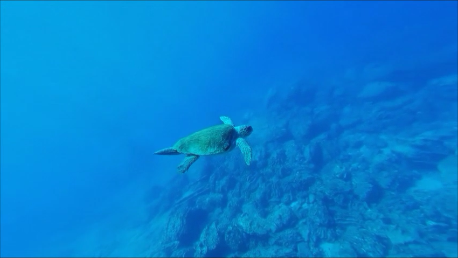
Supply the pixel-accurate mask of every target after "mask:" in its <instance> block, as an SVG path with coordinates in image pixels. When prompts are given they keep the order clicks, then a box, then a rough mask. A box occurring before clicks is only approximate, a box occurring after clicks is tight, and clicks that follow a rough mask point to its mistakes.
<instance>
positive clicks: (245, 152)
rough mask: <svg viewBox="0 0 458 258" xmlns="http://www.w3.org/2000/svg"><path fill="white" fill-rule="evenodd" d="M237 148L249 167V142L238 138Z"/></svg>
mask: <svg viewBox="0 0 458 258" xmlns="http://www.w3.org/2000/svg"><path fill="white" fill-rule="evenodd" d="M236 144H237V147H239V149H240V151H241V152H242V154H243V159H244V160H245V163H246V164H247V165H250V163H251V147H250V145H248V142H247V141H246V140H245V139H243V138H237V141H236Z"/></svg>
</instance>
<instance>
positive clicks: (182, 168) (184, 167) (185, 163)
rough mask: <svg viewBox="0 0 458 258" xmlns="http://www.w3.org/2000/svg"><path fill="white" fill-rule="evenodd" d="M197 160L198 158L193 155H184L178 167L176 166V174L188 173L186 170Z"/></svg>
mask: <svg viewBox="0 0 458 258" xmlns="http://www.w3.org/2000/svg"><path fill="white" fill-rule="evenodd" d="M198 158H199V156H197V155H193V154H188V155H186V157H185V158H184V160H183V161H182V162H181V163H180V165H178V172H180V173H184V172H186V171H188V169H189V167H190V166H191V165H192V163H194V162H195V161H196V160H197V159H198Z"/></svg>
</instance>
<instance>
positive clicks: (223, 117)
mask: <svg viewBox="0 0 458 258" xmlns="http://www.w3.org/2000/svg"><path fill="white" fill-rule="evenodd" d="M219 119H221V121H223V124H226V125H232V126H234V123H232V120H231V119H230V118H229V117H227V116H220V117H219Z"/></svg>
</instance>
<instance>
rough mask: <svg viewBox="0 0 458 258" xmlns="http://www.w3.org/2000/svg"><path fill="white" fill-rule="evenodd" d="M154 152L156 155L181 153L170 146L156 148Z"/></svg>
mask: <svg viewBox="0 0 458 258" xmlns="http://www.w3.org/2000/svg"><path fill="white" fill-rule="evenodd" d="M154 154H157V155H179V154H181V153H179V152H178V151H177V150H176V149H174V148H172V147H170V148H165V149H162V150H158V151H156V152H155V153H154Z"/></svg>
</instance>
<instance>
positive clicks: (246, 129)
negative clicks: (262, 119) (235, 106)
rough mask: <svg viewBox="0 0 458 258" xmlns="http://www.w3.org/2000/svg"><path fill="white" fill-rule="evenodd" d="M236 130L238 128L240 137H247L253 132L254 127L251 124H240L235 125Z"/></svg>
mask: <svg viewBox="0 0 458 258" xmlns="http://www.w3.org/2000/svg"><path fill="white" fill-rule="evenodd" d="M235 130H237V133H238V134H239V136H240V137H242V138H245V137H247V136H248V135H250V134H251V132H253V127H251V125H239V126H236V127H235Z"/></svg>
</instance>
